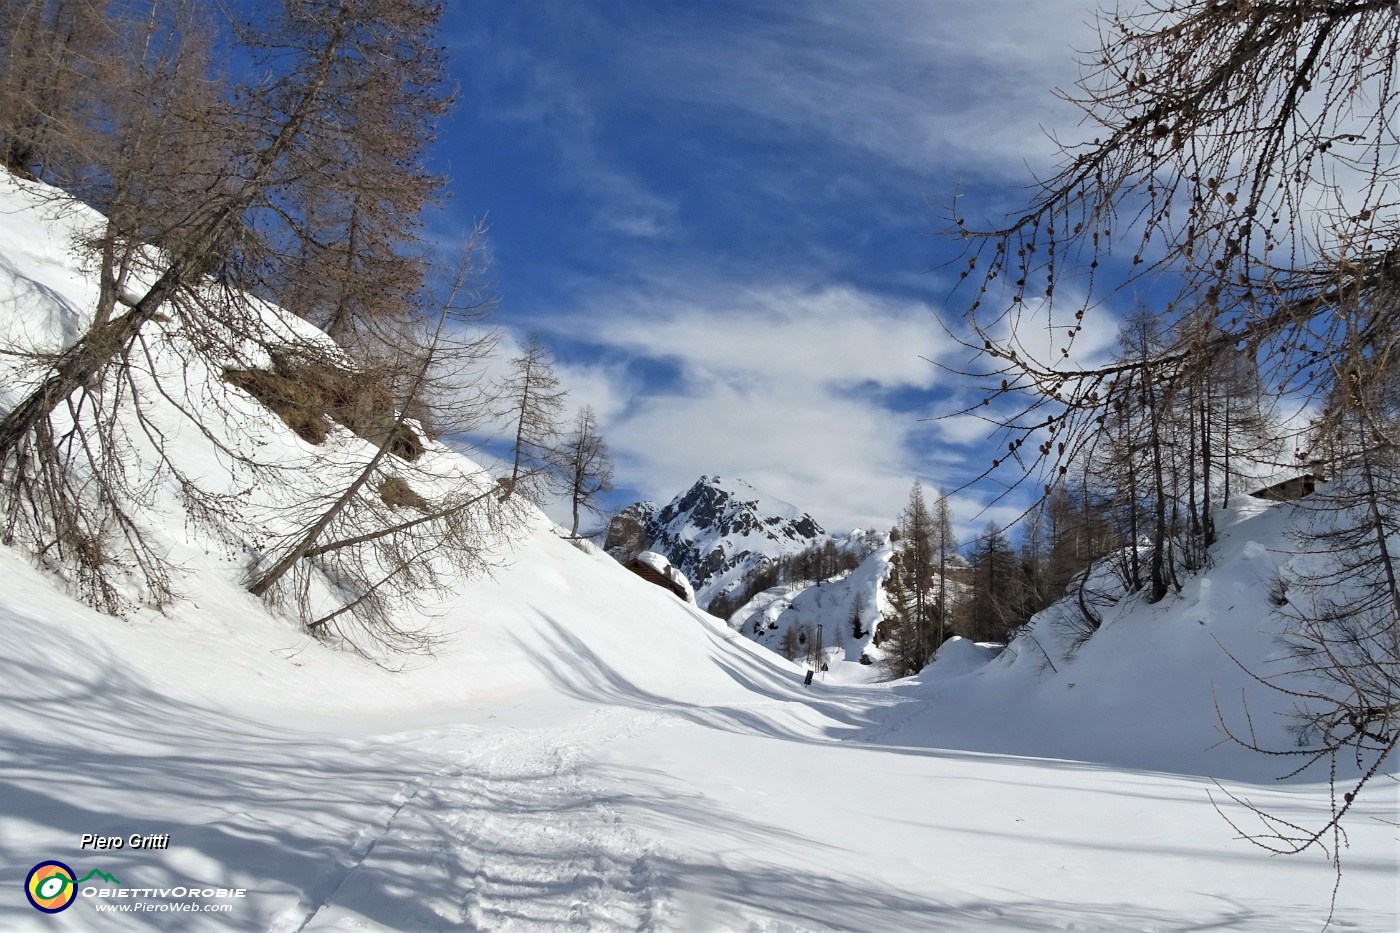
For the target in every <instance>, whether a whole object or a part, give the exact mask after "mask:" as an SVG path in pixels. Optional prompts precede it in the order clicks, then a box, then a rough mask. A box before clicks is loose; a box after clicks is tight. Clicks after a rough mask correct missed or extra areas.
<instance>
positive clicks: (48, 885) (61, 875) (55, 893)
mask: <svg viewBox="0 0 1400 933" xmlns="http://www.w3.org/2000/svg"><path fill="white" fill-rule="evenodd" d="M93 878H101V879H102V880H103V881H106V882H107V883H109V884H115V885H119V886H120V885H121V882H120V881H118V880H117V879H116V878H115V877H113V876H112V875H109V874H107V873H106V872H105V871H98V870H97V869H96V868H94V869H93V870H92V871H90V872H88V873H87V874H86V875H84V876H83V877H82V878H79V877H78V876H77V873H76V872H74V871H73V869H71V868H69V867H68V866H67V865H65V864H63V863H62V862H60V861H57V860H56V859H49V860H48V861H44V862H40V863H39V864H38V865H35V866H34V867H33V868H31V869H29V875H28V876H27V877H26V878H25V879H24V896H25V897H27V898H29V903H30V906H32V907H33V908H34V909H35V910H41V911H43V912H44V913H46V914H56V913H58V912H59V911H61V910H67V909H68V908H69V907H70V906H72V904H73V901H75V900H77V897H78V885H80V884H83V883H85V882H87V881H91V880H92V879H93Z"/></svg>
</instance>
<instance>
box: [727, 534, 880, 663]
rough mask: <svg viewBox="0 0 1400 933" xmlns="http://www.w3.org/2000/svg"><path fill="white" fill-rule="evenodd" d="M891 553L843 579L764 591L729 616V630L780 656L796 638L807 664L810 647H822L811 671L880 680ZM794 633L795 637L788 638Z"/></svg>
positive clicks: (871, 558)
mask: <svg viewBox="0 0 1400 933" xmlns="http://www.w3.org/2000/svg"><path fill="white" fill-rule="evenodd" d="M890 554H891V548H890V547H889V545H885V546H883V547H880V548H878V549H876V550H875V552H874V553H872V554H871V555H870V556H869V557H867V558H866V559H865V560H864V561H862V562H861V564H860V566H858V567H857V568H856V569H855V570H852V571H850V572H849V573H846V574H843V575H841V576H838V577H835V578H832V579H830V580H821V581H818V582H816V583H809V582H803V583H800V584H791V585H779V586H775V587H772V588H770V589H767V590H763V591H762V592H760V593H758V594H756V595H755V596H754V597H753V598H752V599H750V600H749V601H748V602H747V603H745V604H744V605H743V606H741V607H740V608H739V609H738V611H736V612H735V613H734V614H733V615H731V616H730V617H729V620H728V621H729V626H730V627H731V628H733V629H735V630H736V631H738V632H739V633H740V634H742V635H744V636H745V637H747V638H749V639H751V640H753V641H755V642H757V643H758V644H760V645H763V646H764V647H766V648H768V649H770V650H772V651H775V652H779V653H781V652H782V651H783V644H784V640H785V639H791V638H793V637H795V638H796V639H797V640H798V646H799V650H800V653H801V657H802V658H804V659H805V658H807V657H808V656H809V655H810V654H811V651H809V646H810V645H815V644H817V643H819V644H820V646H821V649H822V657H821V659H820V660H818V659H816V658H815V657H813V658H812V659H811V660H812V662H813V663H812V664H811V666H813V667H815V668H817V669H820V667H821V664H822V663H825V664H826V665H827V668H828V672H829V673H831V674H832V675H833V678H834V679H838V680H841V681H842V682H868V681H872V680H876V679H878V678H879V677H880V676H881V674H882V672H881V670H880V668H879V665H877V664H875V663H873V662H874V661H875V660H877V659H878V658H879V656H880V652H879V650H878V649H876V648H874V647H873V645H872V642H873V641H874V637H875V627H876V626H877V625H878V624H879V620H880V619H881V618H883V616H884V613H885V610H886V608H887V601H886V598H885V594H884V590H883V587H882V584H883V583H884V580H885V577H886V575H887V574H888V573H889V564H890ZM857 623H858V624H859V630H857ZM789 630H791V631H794V632H795V633H796V634H795V636H789V635H788V634H787V633H788V631H789ZM857 631H859V634H857ZM862 659H864V661H862Z"/></svg>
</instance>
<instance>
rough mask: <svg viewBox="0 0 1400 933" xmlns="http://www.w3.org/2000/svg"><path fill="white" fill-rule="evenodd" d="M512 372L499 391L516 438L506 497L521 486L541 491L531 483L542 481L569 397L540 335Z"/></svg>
mask: <svg viewBox="0 0 1400 933" xmlns="http://www.w3.org/2000/svg"><path fill="white" fill-rule="evenodd" d="M510 368H511V372H510V375H509V376H507V377H506V378H505V379H504V380H502V382H501V383H500V385H499V386H498V387H497V389H496V395H497V397H498V398H499V399H500V400H501V405H502V407H503V409H504V410H505V412H506V414H507V416H508V418H509V419H510V426H511V432H512V434H513V435H514V437H515V445H514V456H513V458H512V461H511V470H510V477H509V478H508V479H506V480H504V481H503V483H502V485H503V486H504V487H505V488H504V495H506V496H510V495H513V494H514V493H516V492H518V491H521V487H520V484H521V483H522V482H526V483H527V484H528V486H529V489H530V490H531V491H538V483H537V482H531V481H532V480H536V479H538V478H540V477H542V476H543V475H544V470H545V468H546V467H547V466H548V464H549V455H550V451H551V450H552V449H553V447H554V445H555V443H556V442H557V440H558V437H559V430H560V426H559V418H560V415H561V414H562V412H563V410H564V397H565V396H566V395H567V394H568V393H567V392H566V391H565V390H564V389H561V388H559V378H558V377H557V376H555V374H554V366H553V364H552V363H551V361H550V359H549V351H547V350H546V349H545V348H544V344H543V343H541V342H540V339H539V336H538V335H535V334H531V335H530V336H528V337H527V338H526V339H525V343H524V344H523V345H522V346H521V348H520V355H519V356H517V357H515V358H514V359H512V360H511V361H510Z"/></svg>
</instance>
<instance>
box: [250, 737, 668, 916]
mask: <svg viewBox="0 0 1400 933" xmlns="http://www.w3.org/2000/svg"><path fill="white" fill-rule="evenodd" d="M661 719H662V717H661V716H660V715H659V714H655V713H649V712H644V711H637V710H618V709H608V710H596V711H594V712H592V713H591V714H590V715H589V717H588V718H587V720H586V721H585V722H584V723H582V724H571V725H566V726H560V727H558V728H551V729H535V730H509V731H507V732H505V733H494V732H493V733H490V734H487V735H484V736H472V737H471V738H473V739H477V738H480V739H483V740H484V742H483V744H477V745H474V746H471V747H468V748H466V749H463V750H460V751H459V752H457V753H456V755H457V758H458V760H457V761H456V762H455V763H453V764H449V765H447V766H445V767H443V768H441V769H439V770H438V771H437V772H436V773H434V774H432V775H429V776H423V777H420V778H417V779H415V780H413V781H410V782H407V783H406V784H405V785H404V786H403V788H402V789H401V791H400V792H399V793H398V794H396V795H395V796H394V797H393V798H392V799H391V800H390V801H389V803H388V804H387V805H386V806H385V807H384V808H383V809H382V810H381V811H380V813H379V814H378V816H377V817H376V818H375V819H374V820H373V821H372V822H371V823H370V824H369V825H367V826H365V827H364V828H363V829H361V830H360V832H359V835H358V836H357V838H356V840H355V841H354V843H353V844H352V845H351V846H350V847H349V849H348V850H347V851H346V852H345V853H344V855H343V856H341V857H340V858H339V859H338V860H337V863H336V865H335V867H334V868H333V869H331V870H329V871H327V872H326V873H325V874H324V875H323V876H322V877H321V878H319V879H317V881H316V882H315V883H313V884H312V885H311V887H310V888H309V890H308V891H307V893H306V894H305V895H304V896H303V898H302V900H301V902H300V903H298V904H297V905H296V906H295V907H294V908H292V909H289V910H287V911H285V912H283V913H282V914H281V915H280V916H278V917H277V918H276V919H275V920H274V922H273V923H272V925H271V926H270V927H269V933H303V931H317V930H356V929H370V928H374V925H375V924H388V925H392V926H395V927H397V928H400V929H415V930H446V929H454V930H461V929H465V930H578V929H608V930H651V929H657V928H658V927H664V926H666V924H665V923H664V918H665V917H666V915H667V911H666V906H665V903H664V901H663V900H662V899H661V898H660V896H659V894H658V885H657V883H656V880H655V878H654V876H653V873H652V871H651V869H650V867H649V865H650V862H649V859H650V856H651V853H652V851H653V849H654V843H653V841H651V840H647V839H644V838H641V837H640V836H639V835H638V834H637V833H636V832H635V831H634V830H632V829H631V828H629V827H628V826H626V825H625V824H624V823H623V822H622V819H621V817H620V816H619V815H618V813H617V811H616V810H615V809H614V808H613V807H612V806H611V805H610V801H612V800H614V799H616V797H617V791H616V790H614V789H612V788H610V787H608V786H607V785H606V784H604V783H603V782H601V781H599V780H597V779H596V778H592V777H590V776H589V775H588V773H587V765H588V753H589V752H590V751H592V750H594V749H598V748H601V747H603V746H606V745H607V744H608V743H611V742H613V741H616V740H618V739H623V738H630V737H634V736H637V735H640V734H642V733H643V732H646V731H648V730H650V729H651V728H653V727H655V726H656V725H657V724H658V723H659V722H660V721H661ZM381 892H384V893H389V894H392V895H393V896H394V899H395V900H397V901H398V902H402V900H403V899H404V898H405V897H412V898H414V899H415V900H416V905H417V910H416V912H414V913H411V914H407V915H401V916H397V917H385V916H383V915H382V914H380V913H379V912H377V910H376V905H377V904H382V903H383V900H382V899H381V897H380V895H381Z"/></svg>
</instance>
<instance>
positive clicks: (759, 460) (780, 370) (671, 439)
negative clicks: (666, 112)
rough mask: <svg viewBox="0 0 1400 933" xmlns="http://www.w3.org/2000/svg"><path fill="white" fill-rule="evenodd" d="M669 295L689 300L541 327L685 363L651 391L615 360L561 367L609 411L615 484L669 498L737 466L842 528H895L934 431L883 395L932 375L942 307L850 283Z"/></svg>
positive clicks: (941, 349)
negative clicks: (922, 444)
mask: <svg viewBox="0 0 1400 933" xmlns="http://www.w3.org/2000/svg"><path fill="white" fill-rule="evenodd" d="M665 294H667V295H688V296H690V297H689V298H686V299H678V298H668V297H658V296H656V294H655V293H649V294H648V295H645V296H643V295H633V296H632V297H631V298H630V299H628V300H627V301H626V302H625V303H621V304H620V303H619V302H618V301H616V300H614V301H611V302H608V303H606V304H603V303H602V302H593V303H592V304H591V305H590V306H589V307H588V309H587V310H584V311H581V312H578V313H577V314H574V315H571V316H569V317H568V318H567V319H566V320H565V321H564V322H560V321H559V320H557V319H555V320H553V321H551V322H550V323H549V324H547V325H546V326H548V327H562V328H565V329H567V330H568V331H569V332H571V333H576V332H586V333H588V334H589V339H590V340H593V341H596V342H599V343H601V344H604V345H606V346H608V348H609V355H610V356H616V357H622V358H626V357H631V358H634V359H653V360H660V359H664V360H666V361H668V363H669V365H670V366H671V367H673V368H674V369H675V371H676V372H677V373H678V374H679V379H678V380H677V383H676V384H674V385H667V386H659V387H654V388H653V389H652V390H651V392H650V394H646V393H644V392H642V391H641V385H640V383H639V382H635V381H634V382H633V383H632V384H631V385H627V384H626V382H625V381H622V382H620V381H619V376H620V374H619V371H618V370H617V369H616V368H603V367H599V366H596V365H592V364H582V365H578V364H575V365H564V366H563V367H562V368H561V374H562V375H563V376H564V379H565V382H566V384H569V385H570V386H573V387H574V391H575V394H576V395H577V396H579V397H585V396H586V397H589V398H590V403H591V404H593V405H594V407H595V408H596V409H598V410H599V413H600V416H601V419H602V423H603V427H604V431H605V434H606V436H607V438H608V442H609V445H610V446H611V447H612V449H613V452H614V454H615V455H616V456H617V459H618V461H619V467H620V470H623V471H625V474H626V475H621V476H619V479H621V480H624V481H626V482H629V483H631V484H635V485H637V486H639V487H640V488H641V489H642V490H643V491H644V493H645V494H646V495H649V496H652V497H655V498H659V499H668V498H669V497H671V496H673V495H675V494H677V493H679V492H680V491H682V490H683V489H685V488H686V487H687V486H689V485H690V484H691V483H692V482H694V481H695V479H696V478H698V477H699V476H700V475H702V474H705V473H712V474H713V473H718V474H719V475H721V476H723V475H735V476H740V477H742V478H743V479H745V480H747V481H749V482H750V483H753V484H754V485H755V486H757V487H758V488H760V489H763V490H764V491H765V492H768V493H770V494H772V495H775V496H778V497H780V498H783V499H786V500H788V501H790V502H792V503H794V504H796V505H798V506H799V507H801V508H803V509H806V510H807V511H810V512H811V513H812V514H813V516H814V517H816V518H817V519H818V520H819V521H821V522H823V523H824V524H828V525H830V526H831V527H832V528H835V529H843V528H849V527H855V526H864V527H872V526H875V527H883V526H884V525H885V524H887V523H888V522H889V521H890V520H891V519H892V516H893V515H894V514H895V513H896V512H897V511H898V510H899V508H900V506H901V505H902V503H903V500H904V497H905V496H906V494H907V492H908V487H909V483H910V482H911V481H912V479H913V477H914V475H915V472H916V470H917V469H918V467H919V466H921V465H922V464H921V463H920V462H919V461H918V460H916V459H915V458H914V457H913V456H912V455H911V451H910V444H911V443H912V442H913V441H914V440H915V439H916V438H917V437H920V436H924V435H927V434H928V433H929V431H930V429H929V427H928V426H927V425H926V424H924V423H921V422H920V421H919V420H918V416H917V415H914V414H909V413H907V412H897V411H892V410H890V409H888V408H886V407H882V406H881V405H880V404H879V403H878V401H877V399H878V397H879V395H880V393H882V392H892V391H899V390H902V389H912V390H928V389H931V388H933V387H935V386H936V385H937V380H938V379H939V371H938V370H937V368H936V367H935V366H933V365H932V364H931V363H929V362H927V361H926V360H925V359H924V358H925V357H927V358H935V357H938V356H940V355H942V354H943V353H945V352H946V350H947V349H948V347H947V346H946V345H945V343H944V342H943V341H942V340H941V339H940V338H941V337H942V334H941V332H940V331H939V329H938V328H937V327H936V325H935V324H934V322H933V318H932V314H933V312H932V309H931V308H930V307H928V306H927V305H925V304H923V303H921V302H917V301H911V300H907V299H897V298H890V297H887V296H882V295H876V294H871V293H867V292H863V291H860V290H858V289H855V288H852V287H850V286H828V287H820V288H810V289H801V288H797V287H793V286H788V285H752V286H750V287H747V288H733V289H718V288H716V287H714V286H712V285H711V286H706V285H697V284H696V283H693V282H691V283H680V282H673V283H671V284H670V286H668V288H667V289H666V290H665ZM580 387H582V388H581V389H580Z"/></svg>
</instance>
